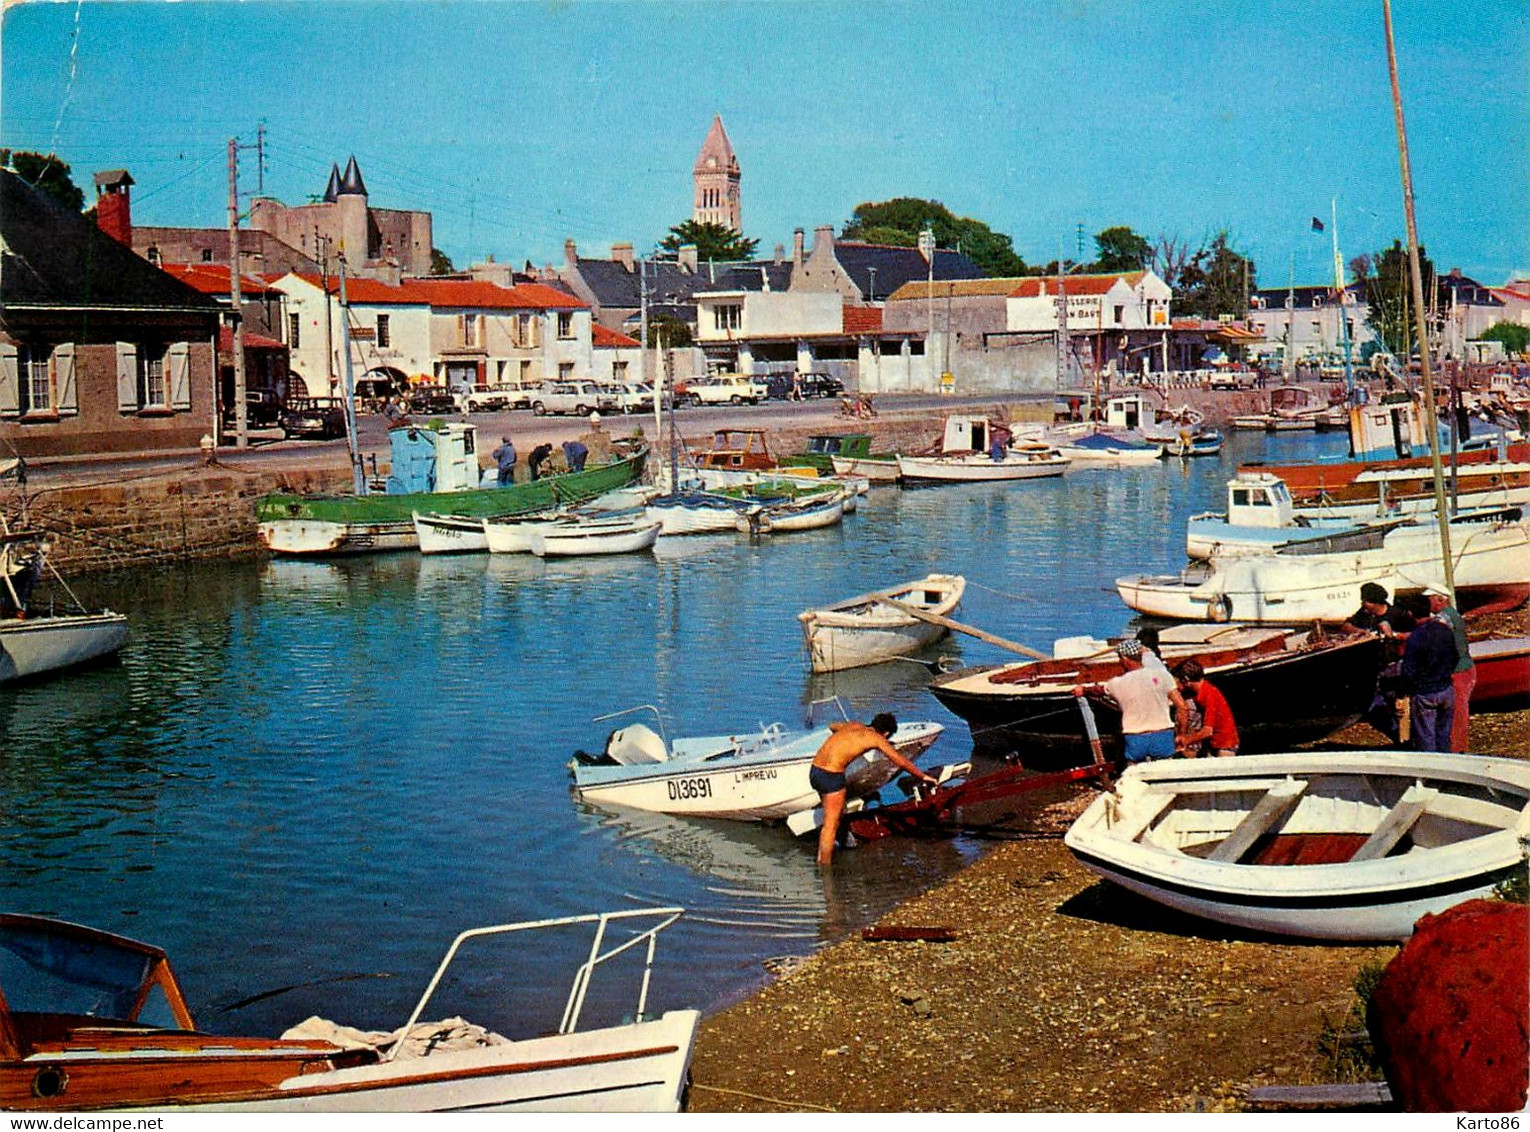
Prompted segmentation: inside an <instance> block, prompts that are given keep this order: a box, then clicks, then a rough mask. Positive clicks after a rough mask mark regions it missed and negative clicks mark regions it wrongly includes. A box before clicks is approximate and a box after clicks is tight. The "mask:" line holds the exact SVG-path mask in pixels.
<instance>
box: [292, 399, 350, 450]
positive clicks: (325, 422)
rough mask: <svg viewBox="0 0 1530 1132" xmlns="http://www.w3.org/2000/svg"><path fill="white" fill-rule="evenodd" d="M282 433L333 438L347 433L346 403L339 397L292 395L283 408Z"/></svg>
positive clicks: (325, 438)
mask: <svg viewBox="0 0 1530 1132" xmlns="http://www.w3.org/2000/svg"><path fill="white" fill-rule="evenodd" d="M281 425H282V434H283V435H284V436H286V437H288V438H289V439H290V438H292V437H294V436H316V437H318V438H319V439H321V440H331V439H333V438H334V437H337V436H344V435H345V403H344V402H343V401H341V400H340V399H339V398H338V397H290V398H288V400H287V407H286V408H285V409H283V410H282V416H281Z"/></svg>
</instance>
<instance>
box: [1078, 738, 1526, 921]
mask: <svg viewBox="0 0 1530 1132" xmlns="http://www.w3.org/2000/svg"><path fill="white" fill-rule="evenodd" d="M1288 786H1289V787H1291V788H1292V789H1290V790H1289V791H1288V794H1289V796H1291V797H1292V799H1293V804H1292V805H1291V806H1290V808H1289V809H1287V810H1286V812H1285V813H1284V815H1283V816H1278V815H1277V816H1276V817H1275V820H1274V821H1265V822H1259V821H1257V820H1254V821H1253V822H1252V824H1253V825H1254V827H1255V828H1254V829H1252V830H1249V831H1248V834H1249V836H1248V837H1246V838H1244V839H1243V841H1244V844H1243V845H1242V847H1241V848H1233V846H1232V845H1228V846H1227V849H1229V850H1231V851H1230V852H1223V851H1222V850H1223V843H1224V842H1229V843H1231V842H1236V841H1238V839H1239V836H1238V835H1239V833H1240V830H1241V829H1242V828H1243V826H1244V823H1245V821H1246V820H1247V819H1252V818H1253V817H1254V813H1253V811H1254V808H1255V803H1256V802H1258V801H1260V800H1261V799H1264V798H1266V797H1269V796H1271V795H1274V794H1275V793H1276V792H1277V791H1278V790H1279V789H1281V788H1285V787H1288ZM1410 797H1411V798H1412V799H1413V800H1412V801H1410ZM1527 802H1530V767H1527V766H1526V765H1525V764H1523V763H1519V762H1517V761H1515V760H1508V759H1503V760H1495V759H1487V758H1479V757H1473V756H1460V755H1431V754H1421V753H1418V752H1411V751H1407V752H1403V751H1365V752H1348V751H1346V752H1322V753H1303V754H1269V755H1256V756H1250V757H1247V758H1244V757H1239V758H1237V759H1198V760H1184V759H1175V760H1166V761H1162V762H1157V763H1150V764H1144V765H1142V766H1137V767H1133V768H1131V769H1129V770H1128V771H1127V772H1126V774H1125V775H1123V776H1122V778H1121V780H1120V782H1119V784H1118V787H1117V791H1116V792H1115V793H1114V794H1102V795H1100V796H1099V797H1097V798H1096V799H1095V800H1094V801H1093V802H1092V803H1091V804H1090V806H1089V809H1087V810H1086V811H1085V812H1084V814H1083V815H1082V816H1081V817H1080V818H1079V819H1078V821H1076V822H1075V823H1074V825H1073V826H1072V828H1070V829H1069V831H1068V833H1067V836H1066V837H1065V838H1064V842H1065V844H1066V845H1067V846H1068V848H1069V849H1070V850H1071V851H1072V852H1073V853H1074V855H1075V856H1076V857H1077V858H1078V860H1079V861H1080V863H1082V864H1083V865H1084V866H1085V867H1086V868H1088V869H1090V870H1091V871H1093V872H1095V873H1097V874H1098V875H1100V876H1102V877H1105V878H1106V879H1108V880H1111V881H1113V882H1115V883H1117V884H1119V885H1121V886H1122V887H1124V888H1128V889H1130V890H1132V891H1134V892H1137V893H1139V894H1140V895H1142V896H1145V897H1147V898H1148V899H1150V900H1154V901H1157V902H1158V903H1161V904H1164V905H1166V906H1168V907H1171V908H1176V909H1178V910H1180V911H1184V912H1188V913H1190V914H1192V915H1196V916H1200V917H1203V918H1205V919H1209V920H1212V921H1215V922H1218V923H1223V924H1229V925H1232V926H1234V927H1238V928H1242V929H1246V930H1250V931H1257V932H1263V933H1274V934H1279V935H1290V936H1297V937H1301V938H1308V939H1332V940H1350V941H1369V940H1398V939H1405V938H1407V936H1409V935H1411V934H1412V931H1413V925H1414V923H1415V922H1416V921H1417V920H1418V919H1419V917H1420V916H1423V915H1425V914H1428V913H1438V912H1441V911H1444V910H1445V909H1446V908H1449V907H1451V906H1452V905H1454V904H1457V903H1459V902H1461V901H1463V900H1468V899H1471V898H1473V897H1477V896H1483V895H1486V894H1487V893H1489V892H1491V891H1492V889H1493V887H1494V885H1496V884H1497V883H1499V882H1500V881H1501V880H1503V879H1505V878H1506V877H1508V876H1509V875H1510V874H1512V873H1513V872H1515V871H1516V870H1518V869H1519V868H1521V867H1522V864H1523V861H1524V849H1523V848H1522V846H1521V844H1520V839H1521V838H1524V837H1526V836H1527V835H1530V810H1527ZM1410 806H1416V807H1417V808H1416V809H1415V810H1414V811H1413V813H1412V817H1411V821H1412V824H1410V825H1407V826H1405V828H1404V830H1403V831H1402V832H1400V833H1399V835H1398V837H1397V838H1396V839H1394V840H1393V841H1392V843H1391V844H1390V845H1389V846H1388V845H1383V846H1379V847H1377V849H1376V852H1375V853H1374V854H1368V853H1367V852H1364V851H1359V850H1360V848H1361V846H1362V845H1363V844H1365V842H1366V841H1367V839H1368V838H1369V837H1370V836H1371V835H1372V834H1378V835H1380V833H1381V832H1384V831H1383V830H1382V827H1383V825H1384V823H1385V822H1386V821H1387V820H1388V819H1389V818H1393V815H1394V814H1397V815H1398V816H1406V815H1405V811H1406V810H1408V808H1409V807H1410ZM1393 820H1394V821H1395V820H1396V819H1395V818H1393ZM1256 835H1257V836H1256Z"/></svg>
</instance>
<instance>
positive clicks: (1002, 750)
mask: <svg viewBox="0 0 1530 1132" xmlns="http://www.w3.org/2000/svg"><path fill="white" fill-rule="evenodd" d="M1383 644H1384V642H1383V641H1382V640H1381V638H1379V637H1356V638H1353V639H1351V640H1345V641H1337V642H1334V643H1332V644H1330V645H1328V646H1327V647H1324V648H1317V649H1312V650H1310V651H1284V650H1282V651H1277V652H1271V653H1265V654H1260V653H1257V652H1256V653H1254V654H1253V655H1252V656H1250V657H1249V658H1248V659H1246V660H1243V661H1238V662H1233V663H1217V662H1215V661H1214V660H1212V659H1211V658H1210V657H1209V656H1207V655H1205V654H1196V653H1190V654H1188V655H1200V657H1201V659H1202V660H1203V662H1204V663H1205V664H1206V668H1207V673H1206V675H1207V679H1208V680H1210V681H1211V683H1212V684H1213V685H1214V686H1215V687H1216V688H1217V690H1218V691H1220V692H1221V693H1222V694H1223V696H1225V697H1226V699H1227V705H1228V707H1229V708H1230V709H1231V711H1232V715H1233V719H1234V720H1235V721H1236V722H1237V725H1238V736H1239V740H1240V742H1241V744H1242V746H1241V747H1240V750H1241V751H1242V752H1243V753H1245V754H1254V753H1259V752H1264V751H1278V750H1283V749H1286V748H1288V747H1291V746H1293V745H1296V744H1299V743H1309V742H1314V741H1316V740H1318V739H1322V738H1324V737H1325V736H1328V735H1331V734H1333V733H1334V732H1335V731H1338V730H1340V729H1341V728H1344V727H1347V726H1349V725H1350V724H1351V723H1354V722H1355V721H1356V720H1357V719H1359V718H1360V717H1361V716H1362V715H1364V714H1365V712H1366V710H1367V709H1368V708H1369V707H1370V704H1371V699H1372V697H1373V696H1374V695H1375V691H1376V677H1377V674H1378V673H1379V672H1380V670H1381V661H1382V649H1383ZM1211 651H1212V650H1210V649H1208V650H1207V652H1208V653H1209V652H1211ZM1179 659H1180V657H1178V656H1174V657H1171V658H1170V663H1176V662H1177V661H1178V660H1179ZM1028 667H1030V666H1028V665H1022V666H1014V665H990V666H984V667H979V668H968V669H962V670H961V671H958V672H952V673H948V674H946V675H944V676H941V677H938V678H937V679H936V680H935V681H933V682H932V683H931V684H930V692H931V694H933V695H934V697H935V698H936V699H937V700H939V701H940V702H941V703H942V704H943V705H945V707H946V708H947V709H949V710H950V711H951V712H953V713H954V714H956V715H958V716H960V717H961V718H962V719H964V720H966V721H967V724H968V726H969V727H970V728H971V730H972V739H973V745H974V747H975V748H976V749H977V750H978V751H979V752H980V753H983V754H992V755H997V756H1002V757H1006V758H1018V759H1019V761H1020V762H1021V763H1023V764H1025V765H1026V766H1032V767H1035V768H1037V769H1043V770H1051V769H1057V768H1059V767H1065V766H1077V765H1081V764H1083V763H1085V762H1088V761H1089V760H1090V759H1091V758H1092V750H1091V748H1090V745H1089V737H1088V734H1087V732H1086V731H1085V729H1084V721H1083V716H1082V714H1081V712H1080V710H1079V707H1078V703H1077V701H1076V699H1075V698H1074V696H1073V679H1074V678H1073V677H1069V678H1067V679H1062V680H1054V681H1048V682H1046V683H1038V684H1035V685H1032V686H1026V685H1023V684H1021V683H1018V682H1002V681H1000V682H995V681H994V680H993V677H994V676H996V675H1002V674H1005V673H1007V672H1015V671H1017V670H1023V669H1025V668H1028ZM1091 679H1092V677H1091ZM1090 702H1091V705H1092V706H1093V709H1094V714H1095V718H1096V724H1097V727H1098V729H1099V734H1100V738H1101V744H1102V746H1103V748H1104V750H1105V753H1106V754H1107V755H1108V756H1109V757H1111V758H1117V759H1119V758H1120V756H1121V715H1120V712H1119V710H1118V709H1117V708H1116V707H1115V706H1114V705H1112V704H1110V703H1108V702H1106V701H1101V700H1091V701H1090Z"/></svg>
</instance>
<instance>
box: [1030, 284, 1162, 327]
mask: <svg viewBox="0 0 1530 1132" xmlns="http://www.w3.org/2000/svg"><path fill="white" fill-rule="evenodd" d="M1059 293H1061V294H1063V295H1064V296H1065V298H1066V301H1067V304H1068V330H1069V331H1070V332H1072V333H1075V334H1087V333H1089V332H1091V331H1094V332H1097V333H1104V332H1109V331H1117V332H1122V331H1132V330H1167V329H1168V328H1169V325H1170V316H1169V300H1170V299H1171V298H1172V297H1173V292H1171V291H1170V290H1169V285H1168V284H1167V283H1165V282H1164V281H1163V280H1162V279H1160V278H1158V276H1156V275H1154V274H1153V273H1152V272H1151V271H1132V272H1126V273H1120V274H1108V275H1072V276H1067V277H1065V278H1063V279H1062V280H1060V281H1059V279H1058V277H1057V276H1055V275H1052V276H1038V277H1036V278H1034V279H1023V280H1021V281H1020V283H1019V284H1018V285H1017V286H1016V287H1015V289H1014V290H1013V291H1011V292H1010V293H1009V298H1008V301H1007V303H1006V304H1005V306H1006V311H1005V315H1006V323H1007V325H1006V327H1005V329H1007V330H1010V331H1014V332H1045V331H1054V332H1055V331H1056V329H1057V303H1058V295H1059Z"/></svg>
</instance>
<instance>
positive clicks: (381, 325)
mask: <svg viewBox="0 0 1530 1132" xmlns="http://www.w3.org/2000/svg"><path fill="white" fill-rule="evenodd" d="M390 329H391V328H390V327H389V325H388V316H387V315H385V314H380V315H378V316H377V348H378V349H380V350H381V349H386V348H387V346H388V344H389V332H390Z"/></svg>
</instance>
